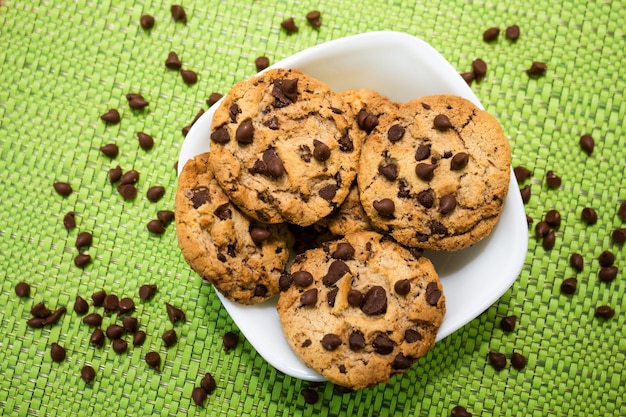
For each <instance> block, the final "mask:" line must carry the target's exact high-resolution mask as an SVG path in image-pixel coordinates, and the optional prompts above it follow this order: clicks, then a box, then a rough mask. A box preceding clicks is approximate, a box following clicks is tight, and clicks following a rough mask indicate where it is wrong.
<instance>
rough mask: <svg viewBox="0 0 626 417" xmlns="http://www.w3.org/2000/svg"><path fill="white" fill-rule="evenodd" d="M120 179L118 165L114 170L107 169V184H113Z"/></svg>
mask: <svg viewBox="0 0 626 417" xmlns="http://www.w3.org/2000/svg"><path fill="white" fill-rule="evenodd" d="M121 178H122V168H121V167H120V166H119V165H118V166H116V167H115V168H111V169H109V182H110V183H111V184H115V183H116V182H118V181H119V180H120V179H121Z"/></svg>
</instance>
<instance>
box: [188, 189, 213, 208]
mask: <svg viewBox="0 0 626 417" xmlns="http://www.w3.org/2000/svg"><path fill="white" fill-rule="evenodd" d="M185 197H187V199H188V200H189V201H191V205H192V206H193V208H194V209H196V210H197V209H199V208H200V207H202V206H203V205H205V204H206V203H208V202H209V201H211V197H210V196H209V189H208V188H207V187H205V186H202V185H201V186H198V187H194V188H192V189H190V190H187V191H185Z"/></svg>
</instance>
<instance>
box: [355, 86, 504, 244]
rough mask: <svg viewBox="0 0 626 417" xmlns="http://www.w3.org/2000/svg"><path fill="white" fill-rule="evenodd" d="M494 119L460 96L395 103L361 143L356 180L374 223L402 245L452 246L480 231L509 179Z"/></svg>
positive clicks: (485, 230) (496, 212)
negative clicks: (394, 109)
mask: <svg viewBox="0 0 626 417" xmlns="http://www.w3.org/2000/svg"><path fill="white" fill-rule="evenodd" d="M510 164H511V149H510V147H509V143H508V141H507V139H506V137H505V136H504V134H503V132H502V128H501V127H500V124H499V123H498V121H497V120H496V119H495V118H494V117H493V116H491V115H490V114H489V113H487V112H486V111H483V110H480V109H479V108H477V107H476V106H475V105H474V104H473V103H471V102H470V101H468V100H465V99H463V98H461V97H457V96H450V95H438V96H429V97H423V98H420V99H417V100H414V101H411V102H408V103H405V104H402V105H400V107H399V108H398V111H397V113H396V114H395V115H391V116H390V117H385V118H381V119H380V123H379V124H378V125H377V126H376V128H375V129H374V130H373V131H372V132H371V133H370V134H369V135H368V137H367V139H366V141H365V142H364V144H363V149H362V152H361V159H360V162H359V171H358V180H357V181H358V185H359V192H360V197H361V203H362V205H363V208H364V210H365V212H366V213H367V215H368V217H369V218H370V220H371V221H372V223H373V225H374V226H375V227H376V228H377V229H378V230H380V231H381V232H383V233H389V234H391V236H393V237H394V238H395V239H396V240H397V241H398V242H400V243H401V244H403V245H406V246H412V247H419V248H424V249H432V250H446V251H453V250H457V249H462V248H465V247H468V246H470V245H472V244H474V243H476V242H478V241H480V240H481V239H483V238H484V237H486V236H487V235H488V234H489V233H490V232H491V230H492V228H493V226H494V225H495V224H496V222H497V220H498V218H499V216H500V213H501V211H502V206H503V203H504V200H505V198H506V195H507V192H508V186H509V180H510Z"/></svg>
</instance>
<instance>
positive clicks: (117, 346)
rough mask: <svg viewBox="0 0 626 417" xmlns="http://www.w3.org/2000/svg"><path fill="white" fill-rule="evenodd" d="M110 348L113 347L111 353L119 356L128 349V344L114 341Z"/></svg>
mask: <svg viewBox="0 0 626 417" xmlns="http://www.w3.org/2000/svg"><path fill="white" fill-rule="evenodd" d="M111 346H112V347H113V351H114V352H115V353H117V354H118V355H120V354H122V353H124V352H126V350H127V349H128V342H127V341H126V340H124V339H115V340H113V342H112V343H111Z"/></svg>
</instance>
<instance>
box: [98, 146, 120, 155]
mask: <svg viewBox="0 0 626 417" xmlns="http://www.w3.org/2000/svg"><path fill="white" fill-rule="evenodd" d="M100 152H102V153H103V154H104V155H105V156H107V157H109V158H115V157H116V156H117V155H118V154H119V152H120V150H119V148H118V147H117V145H116V144H114V143H108V144H106V145H103V146H101V147H100Z"/></svg>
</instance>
